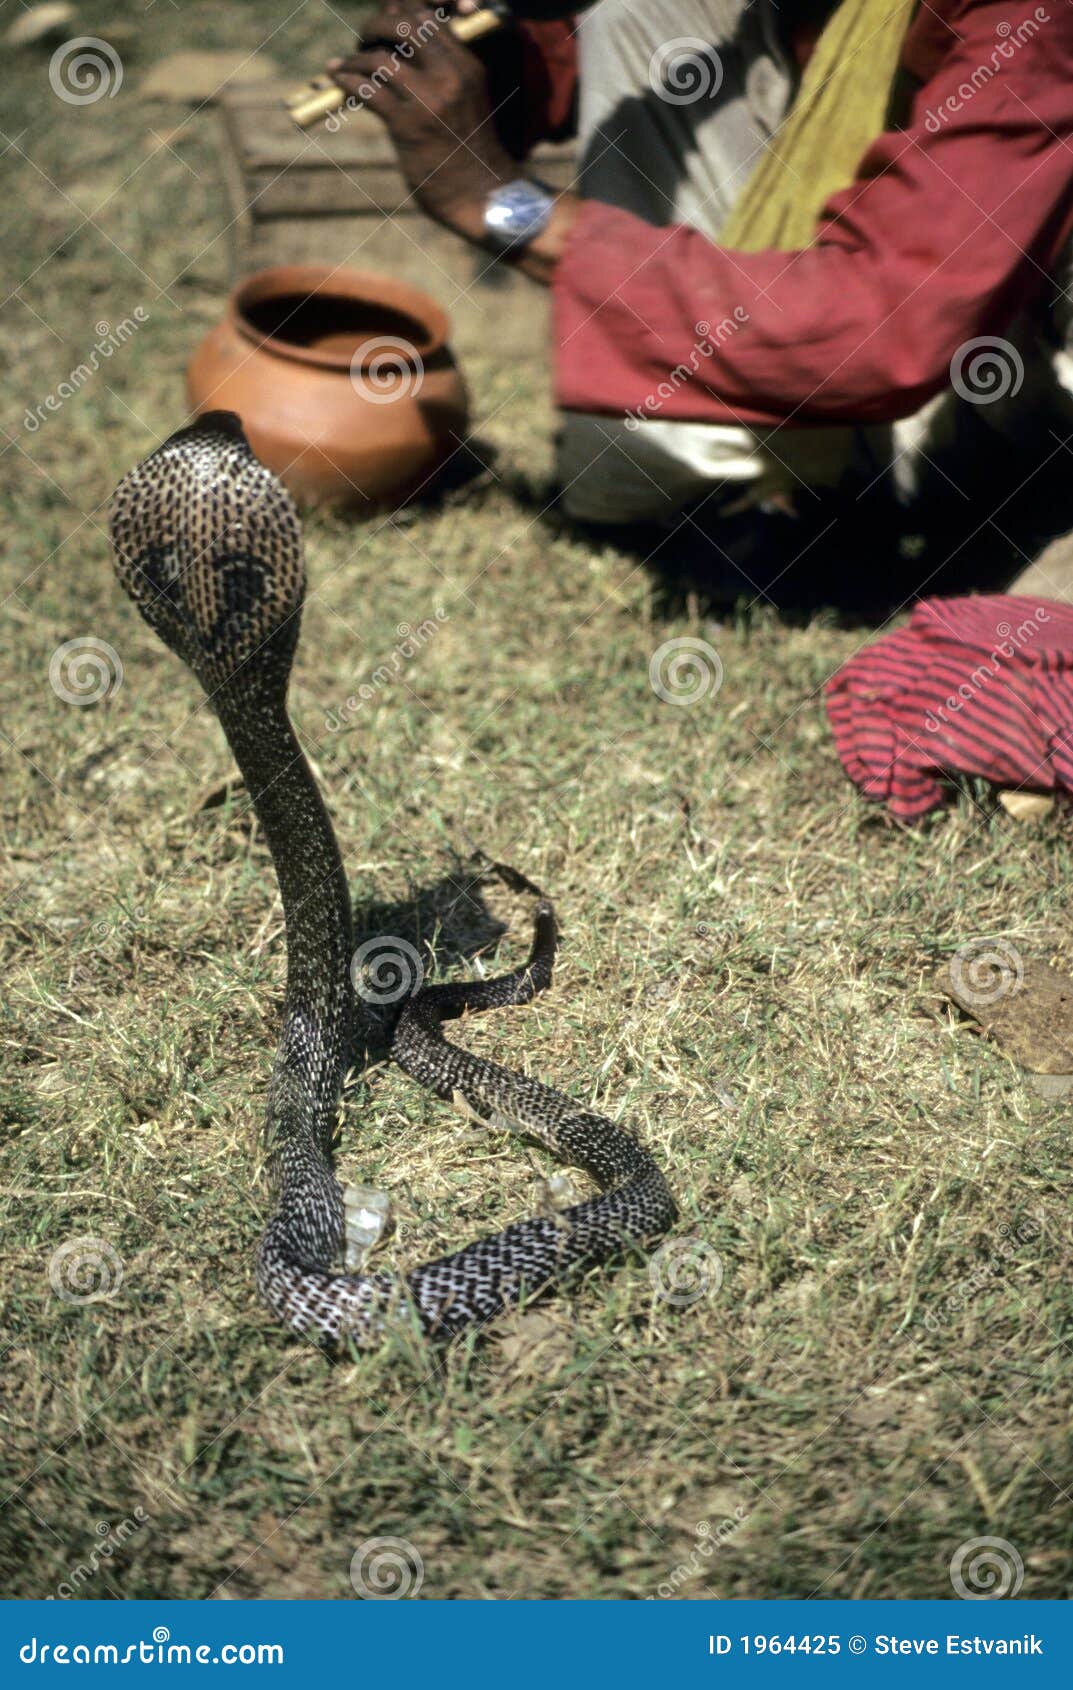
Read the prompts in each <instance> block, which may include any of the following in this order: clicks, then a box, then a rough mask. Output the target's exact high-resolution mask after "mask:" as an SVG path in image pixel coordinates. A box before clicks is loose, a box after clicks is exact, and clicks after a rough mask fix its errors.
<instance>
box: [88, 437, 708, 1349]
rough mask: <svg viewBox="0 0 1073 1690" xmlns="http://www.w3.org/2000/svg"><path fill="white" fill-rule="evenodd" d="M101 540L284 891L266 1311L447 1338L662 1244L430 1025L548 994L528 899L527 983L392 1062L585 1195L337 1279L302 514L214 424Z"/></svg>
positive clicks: (347, 1002)
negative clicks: (299, 734) (531, 936)
mask: <svg viewBox="0 0 1073 1690" xmlns="http://www.w3.org/2000/svg"><path fill="white" fill-rule="evenodd" d="M111 529H112V544H113V550H114V553H115V563H116V571H117V574H118V577H119V580H120V582H121V584H122V586H123V587H124V589H125V590H126V592H127V593H128V594H129V595H130V597H131V598H132V599H133V600H134V603H135V604H136V605H137V607H138V609H139V610H140V611H141V614H142V615H143V616H144V618H145V620H146V621H147V622H148V623H149V625H150V627H151V628H152V629H153V630H154V631H155V632H156V633H157V634H158V635H159V636H160V638H161V639H162V640H163V641H164V643H165V644H166V645H167V646H169V647H170V649H171V650H172V651H173V652H175V653H176V655H177V656H178V657H180V658H181V659H182V661H183V662H184V663H185V664H186V665H187V666H188V667H189V668H190V669H191V670H192V671H193V673H194V675H195V676H196V678H197V680H198V681H199V682H200V684H201V686H202V688H203V689H204V691H205V693H206V695H207V697H208V699H209V702H210V703H211V705H212V708H213V710H214V711H215V713H216V715H217V717H218V718H219V721H220V725H221V727H222V728H223V731H224V733H225V735H226V737H227V740H228V744H229V745H230V747H231V751H232V753H233V755H234V758H235V761H236V763H237V764H238V767H239V770H240V772H241V774H242V777H243V779H244V781H245V784H246V789H247V791H248V793H249V794H250V798H251V801H252V803H253V807H254V810H255V812H256V814H257V817H258V820H259V822H260V824H261V826H262V828H263V830H264V834H265V838H266V841H267V843H268V847H269V850H270V852H271V855H272V860H273V863H274V866H275V870H276V875H277V878H278V881H279V888H280V895H281V898H282V903H283V911H284V917H285V922H286V937H287V987H286V996H285V1001H284V1009H283V1023H282V1028H281V1032H280V1038H279V1045H278V1048H277V1051H276V1057H275V1063H274V1066H273V1071H272V1077H271V1081H270V1085H269V1094H268V1104H267V1117H266V1129H265V1130H266V1139H267V1147H268V1153H269V1165H270V1168H271V1172H272V1177H273V1181H274V1189H275V1194H276V1208H275V1213H274V1214H273V1216H272V1218H271V1220H270V1221H269V1223H268V1225H267V1227H266V1229H265V1231H264V1234H263V1236H262V1239H261V1244H260V1250H259V1254H258V1262H257V1282H258V1287H259V1289H260V1292H261V1295H262V1296H263V1298H264V1300H265V1302H266V1303H267V1304H268V1306H269V1308H270V1309H271V1310H272V1311H273V1312H274V1313H275V1315H276V1316H277V1317H278V1318H279V1319H280V1320H281V1321H282V1322H284V1324H285V1325H287V1326H288V1327H290V1329H291V1330H292V1331H294V1332H296V1333H300V1334H304V1335H306V1336H308V1337H310V1338H312V1339H314V1340H317V1341H319V1342H321V1343H323V1344H325V1345H327V1346H333V1345H339V1344H348V1345H354V1346H356V1347H359V1348H360V1347H369V1346H372V1345H376V1344H379V1343H380V1342H382V1341H383V1337H384V1333H385V1331H386V1330H387V1328H388V1327H389V1326H390V1325H391V1323H392V1322H394V1321H399V1320H401V1321H405V1322H409V1323H410V1324H411V1325H412V1324H413V1323H414V1322H415V1321H416V1323H417V1325H418V1326H419V1327H420V1329H421V1330H422V1331H424V1332H425V1333H427V1334H429V1335H434V1336H438V1335H443V1336H449V1335H453V1334H455V1333H458V1332H461V1331H463V1330H465V1329H466V1328H467V1327H470V1326H473V1325H474V1324H476V1323H481V1322H484V1321H487V1320H489V1319H491V1318H493V1317H494V1316H495V1315H497V1314H498V1313H500V1312H501V1311H502V1310H503V1309H505V1308H507V1307H509V1306H511V1305H512V1304H515V1303H517V1302H518V1301H520V1300H521V1299H522V1298H523V1297H524V1296H528V1295H531V1294H532V1293H534V1292H536V1291H538V1290H540V1289H541V1288H543V1287H545V1286H547V1285H549V1284H550V1283H552V1282H553V1281H556V1280H559V1279H561V1277H562V1276H563V1275H564V1274H565V1273H566V1272H567V1271H568V1270H571V1269H574V1268H578V1267H581V1266H592V1265H595V1264H598V1263H600V1262H603V1261H607V1260H609V1259H610V1258H612V1257H613V1256H615V1255H617V1254H619V1253H621V1252H622V1250H623V1249H624V1248H628V1247H631V1246H637V1245H639V1244H642V1243H644V1242H646V1241H648V1240H651V1239H654V1238H656V1237H658V1235H659V1234H661V1233H662V1232H664V1231H666V1229H667V1228H668V1227H669V1226H671V1225H672V1224H673V1222H674V1220H675V1219H676V1210H675V1206H674V1202H673V1200H672V1198H671V1195H670V1192H669V1191H668V1188H667V1185H666V1182H665V1181H664V1178H663V1175H662V1173H661V1172H660V1170H659V1168H658V1167H657V1166H656V1163H655V1162H654V1161H653V1159H652V1157H651V1156H650V1155H649V1154H648V1152H647V1151H646V1150H645V1149H644V1148H642V1146H641V1145H640V1144H639V1143H637V1141H636V1140H635V1139H634V1138H633V1137H632V1136H631V1135H630V1134H629V1133H628V1132H626V1131H624V1130H623V1129H622V1128H621V1127H618V1126H616V1125H614V1124H613V1123H612V1122H610V1121H608V1120H606V1119H605V1118H604V1117H603V1116H601V1115H597V1114H594V1113H592V1112H591V1111H590V1110H587V1109H582V1108H580V1107H579V1106H578V1105H577V1104H576V1103H574V1102H572V1101H571V1100H570V1098H568V1097H565V1096H563V1095H562V1094H561V1093H559V1092H557V1091H553V1090H552V1089H551V1088H550V1087H548V1086H545V1085H542V1084H540V1083H539V1082H538V1081H536V1080H532V1079H528V1078H526V1077H524V1076H521V1075H518V1074H514V1073H511V1072H510V1071H509V1070H507V1069H505V1068H501V1067H499V1066H498V1065H497V1064H495V1063H493V1062H490V1061H486V1060H484V1059H483V1058H479V1057H476V1056H473V1055H471V1054H469V1053H468V1052H466V1051H464V1050H462V1049H460V1048H459V1047H458V1046H456V1045H453V1044H450V1043H449V1042H448V1041H447V1040H446V1039H445V1038H444V1036H443V1032H442V1023H443V1022H445V1021H448V1020H452V1019H456V1018H457V1017H459V1016H462V1015H464V1014H466V1013H467V1012H475V1011H478V1010H484V1009H491V1008H496V1007H499V1006H504V1005H511V1004H521V1003H525V1002H527V1001H528V1000H529V999H530V998H532V997H533V996H534V994H535V993H537V992H539V991H543V990H544V989H545V988H546V987H547V986H548V985H549V984H550V981H551V972H552V963H553V960H554V955H555V949H556V943H557V938H556V925H555V917H554V914H553V912H552V908H551V905H550V904H549V903H547V901H546V900H544V901H542V902H541V903H540V904H539V905H538V908H537V912H536V932H535V940H534V945H533V950H532V954H531V956H530V958H529V961H528V962H527V963H526V965H525V966H524V967H522V968H519V969H516V970H514V971H513V972H512V973H510V974H507V975H504V976H503V977H501V978H499V979H496V980H489V981H481V982H476V983H470V984H466V983H462V984H447V985H433V986H426V987H424V988H423V989H421V990H420V991H418V992H417V993H416V994H415V995H414V996H413V997H411V998H410V999H409V1000H408V1001H407V1002H406V1004H405V1005H404V1006H403V1009H402V1012H401V1014H400V1016H399V1019H398V1022H397V1025H396V1028H395V1032H394V1037H393V1042H392V1047H391V1048H392V1055H393V1056H394V1058H395V1060H396V1061H397V1062H398V1063H399V1065H400V1066H401V1067H402V1068H403V1069H404V1070H405V1072H406V1073H408V1074H409V1075H411V1076H412V1077H413V1078H414V1079H415V1080H417V1081H418V1082H419V1083H420V1084H421V1085H422V1086H426V1087H428V1088H430V1089H431V1090H432V1091H433V1092H435V1093H436V1095H437V1096H439V1097H441V1098H445V1099H448V1100H451V1101H453V1102H455V1103H456V1104H464V1105H465V1106H466V1108H467V1109H468V1110H470V1111H472V1112H473V1113H474V1114H476V1115H477V1116H479V1117H480V1118H481V1119H482V1120H485V1121H487V1122H488V1123H489V1124H490V1125H493V1126H496V1127H502V1126H510V1127H511V1128H513V1129H515V1130H517V1131H520V1132H522V1133H524V1134H525V1135H526V1136H528V1137H530V1138H533V1139H536V1140H537V1141H538V1142H539V1143H541V1144H542V1145H544V1146H546V1148H547V1149H549V1150H550V1151H552V1152H553V1153H554V1154H555V1155H556V1156H557V1157H559V1158H560V1159H561V1160H564V1161H567V1162H569V1163H572V1164H574V1165H575V1166H579V1167H582V1168H584V1169H586V1170H587V1171H588V1173H589V1174H591V1175H592V1177H593V1178H594V1179H595V1181H596V1182H597V1184H598V1186H599V1187H600V1193H599V1195H598V1196H596V1197H593V1198H591V1199H589V1200H587V1201H586V1202H583V1203H578V1204H575V1205H574V1206H573V1207H572V1208H569V1209H565V1210H563V1211H562V1212H560V1213H558V1214H556V1215H554V1216H552V1217H550V1218H535V1219H530V1220H523V1221H520V1222H518V1223H517V1224H515V1225H513V1226H509V1227H507V1228H506V1229H505V1231H503V1232H500V1233H498V1234H496V1235H494V1236H491V1237H487V1238H481V1239H478V1240H477V1241H476V1242H474V1243H472V1244H469V1245H467V1246H466V1247H465V1248H464V1249H462V1250H459V1251H458V1252H457V1253H455V1254H453V1255H450V1256H445V1257H443V1258H441V1259H440V1260H438V1261H432V1262H427V1263H424V1264H422V1265H421V1266H419V1267H416V1268H414V1269H413V1270H412V1271H410V1272H409V1273H407V1274H406V1275H404V1276H395V1275H392V1274H388V1273H369V1274H361V1273H348V1272H344V1271H340V1264H341V1262H342V1260H343V1246H344V1231H345V1229H344V1202H343V1192H342V1188H341V1186H340V1185H339V1182H338V1180H337V1179H336V1177H335V1174H334V1172H333V1168H332V1155H331V1147H332V1140H333V1136H334V1129H335V1123H336V1117H337V1113H338V1108H339V1099H340V1095H341V1092H342V1087H343V1080H344V1077H345V1074H346V1070H347V1067H348V1063H349V1060H350V1056H351V1051H352V1039H353V1031H354V991H353V984H352V980H351V960H352V949H353V946H352V936H351V914H350V898H349V893H348V889H347V882H346V876H345V873H344V869H343V862H342V858H341V856H340V854H339V847H338V845H337V843H336V839H335V834H334V832H333V829H332V825H331V822H330V820H329V817H328V813H327V811H326V809H325V807H324V803H323V801H322V799H321V796H320V793H319V791H318V789H317V785H316V782H315V780H314V778H313V775H312V772H311V770H310V768H309V765H308V763H307V762H306V760H305V757H304V755H303V753H302V750H301V748H300V746H299V744H298V741H297V739H296V737H295V733H294V729H293V727H292V726H291V722H290V719H289V716H288V713H287V701H286V700H287V683H288V678H289V674H290V669H291V663H292V660H293V657H294V652H295V647H296V645H297V641H298V627H299V620H300V616H301V609H302V601H303V595H304V565H303V555H302V531H301V525H300V522H299V519H298V513H297V511H296V509H295V506H294V504H293V501H292V500H291V498H290V495H289V494H288V493H287V492H286V490H285V489H284V488H283V487H282V486H281V484H280V483H279V482H278V481H277V480H276V479H275V477H274V476H273V475H272V474H271V473H270V472H269V471H268V470H267V469H266V468H265V467H264V465H262V464H261V463H259V462H258V460H257V459H256V458H255V457H254V455H253V453H252V452H251V450H250V448H249V445H248V444H247V441H246V439H245V436H244V434H243V432H242V428H241V424H240V422H239V419H238V418H237V417H235V416H234V415H233V414H232V413H230V412H225V411H216V412H211V413H209V414H207V415H206V416H204V417H202V418H201V419H200V420H199V421H198V422H196V423H194V424H193V425H192V426H191V427H189V428H185V429H182V430H180V431H179V432H178V433H177V434H174V435H172V436H171V438H170V439H169V440H166V441H165V442H164V444H163V445H162V446H160V447H159V448H158V449H157V450H156V451H155V452H153V453H152V454H151V455H150V456H149V457H148V458H146V459H145V461H144V462H143V463H141V464H139V465H138V466H137V467H136V468H135V469H133V470H132V471H131V472H130V473H129V474H128V475H127V476H126V477H125V478H124V479H123V481H122V482H121V483H120V485H119V487H118V488H117V490H116V493H115V496H114V500H113V504H112V516H111Z"/></svg>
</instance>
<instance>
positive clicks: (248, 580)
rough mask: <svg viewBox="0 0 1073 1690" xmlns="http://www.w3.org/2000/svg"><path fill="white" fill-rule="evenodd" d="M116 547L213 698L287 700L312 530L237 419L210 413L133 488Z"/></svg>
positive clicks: (116, 531) (155, 619)
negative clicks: (224, 693)
mask: <svg viewBox="0 0 1073 1690" xmlns="http://www.w3.org/2000/svg"><path fill="white" fill-rule="evenodd" d="M111 535H112V549H113V552H114V554H115V567H116V574H117V575H118V577H119V581H120V584H121V586H122V587H123V588H124V590H125V591H126V592H127V593H128V594H129V596H130V597H131V598H132V599H133V600H134V603H135V604H136V605H137V607H138V609H139V610H140V611H141V613H142V615H143V616H144V617H145V620H146V621H147V622H148V623H149V626H150V627H151V628H152V629H153V630H154V632H155V633H157V634H159V636H160V638H161V639H162V640H163V641H164V643H165V645H168V646H170V647H171V649H172V651H174V652H175V653H176V654H177V655H178V656H179V657H181V658H182V660H183V662H184V663H187V664H189V666H190V668H191V669H192V670H193V671H194V673H195V674H196V675H197V677H198V679H199V680H200V681H201V684H202V686H204V688H205V690H206V691H207V692H209V693H210V694H212V693H215V692H217V690H218V689H220V688H221V687H226V686H228V685H229V684H230V683H234V684H235V685H238V686H241V687H250V686H258V685H264V684H265V683H267V684H269V685H270V686H272V687H280V688H286V684H287V675H288V673H289V671H290V666H291V660H292V658H293V656H294V648H295V645H296V643H297V639H298V623H299V618H300V615H301V609H302V597H303V593H304V588H305V572H304V568H303V563H302V529H301V524H300V522H299V519H298V512H297V510H296V509H295V506H294V501H293V500H292V498H291V496H290V494H289V493H288V492H287V490H286V489H285V488H284V487H283V486H282V484H281V483H280V482H279V481H277V480H276V477H275V476H274V475H273V474H272V472H271V470H268V469H266V468H265V466H264V464H262V463H261V462H260V461H259V460H258V459H257V458H255V457H254V455H253V453H252V451H251V450H250V446H249V442H248V441H247V439H246V436H245V435H244V433H243V432H242V424H241V422H240V421H239V419H238V417H237V416H236V415H235V414H234V412H233V411H209V412H207V413H206V414H205V415H204V416H202V417H199V418H198V420H197V421H196V422H195V423H192V424H191V425H190V427H189V428H182V429H180V430H179V431H178V433H177V434H173V435H171V436H170V438H169V439H167V440H165V442H164V444H163V445H162V446H158V447H157V449H156V451H155V452H152V453H150V455H149V457H147V458H145V459H144V460H143V462H142V463H140V464H138V465H137V467H136V468H134V469H132V470H131V471H130V473H129V474H128V475H125V476H124V477H123V480H122V481H121V482H120V483H119V486H118V487H117V488H116V491H115V494H114V496H113V499H112V510H111Z"/></svg>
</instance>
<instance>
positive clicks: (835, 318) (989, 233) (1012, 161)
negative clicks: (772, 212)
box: [554, 0, 1073, 424]
mask: <svg viewBox="0 0 1073 1690" xmlns="http://www.w3.org/2000/svg"><path fill="white" fill-rule="evenodd" d="M951 21H952V23H953V24H954V26H955V27H956V32H957V33H956V35H955V34H954V33H953V32H952V33H951V36H950V40H951V45H950V47H949V49H948V51H947V52H946V53H945V54H944V55H943V57H942V59H941V62H940V64H939V67H938V69H937V71H936V72H935V73H934V74H933V75H932V77H931V79H930V80H929V81H928V82H927V84H926V85H925V86H924V87H923V89H922V90H921V91H920V93H919V94H918V96H917V98H916V100H915V101H914V103H913V108H912V112H911V114H910V121H909V126H908V128H907V129H906V130H902V131H895V132H889V133H887V134H884V135H882V136H880V137H879V138H878V140H877V141H876V142H875V143H874V144H873V145H872V146H871V147H870V148H869V150H868V152H867V153H866V155H865V157H864V159H863V160H862V162H861V166H860V169H859V172H858V176H857V180H856V182H854V183H853V185H852V186H851V187H849V188H847V189H845V190H844V191H843V192H841V193H839V194H836V195H835V196H834V197H833V198H832V199H831V201H830V202H829V204H828V205H827V206H826V207H825V208H824V213H823V216H822V218H821V223H820V232H819V235H818V238H817V240H816V242H815V244H814V245H813V246H811V247H808V248H806V249H805V250H803V251H799V252H792V253H787V252H774V251H768V252H760V253H742V252H733V251H728V250H726V249H724V248H720V247H718V246H716V245H715V244H713V243H712V242H711V241H709V240H708V239H706V238H705V237H704V236H703V235H701V234H698V233H697V232H696V231H695V230H691V229H686V228H682V227H674V228H669V229H667V228H664V229H659V228H654V227H652V226H651V225H650V224H647V223H644V222H642V221H641V220H640V219H639V218H636V217H633V216H631V215H630V214H628V213H626V212H623V211H619V210H616V209H614V208H612V207H609V206H605V205H601V204H598V203H597V202H595V201H590V202H587V203H585V204H584V205H583V206H582V208H581V212H580V215H579V216H578V219H577V221H576V223H575V225H574V228H573V231H572V233H571V235H570V238H569V241H568V244H567V250H566V253H565V255H564V258H563V260H562V262H561V263H560V265H559V268H558V272H557V275H556V279H555V301H554V303H555V331H556V365H557V369H556V386H557V394H558V398H559V402H560V403H561V404H562V405H563V406H565V407H567V408H568V409H575V410H586V411H602V412H605V413H608V414H612V415H617V414H621V413H623V412H627V411H635V412H637V411H640V413H641V414H643V415H651V414H658V415H660V416H663V417H668V418H678V419H689V420H693V421H707V422H751V423H760V424H764V423H775V422H779V421H782V420H790V419H792V420H793V421H794V422H796V423H810V422H811V423H820V422H850V421H860V422H882V421H889V420H892V419H893V418H896V417H899V416H905V415H908V414H910V413H911V412H912V411H914V410H915V409H916V408H917V407H918V406H919V405H921V404H922V403H923V402H924V401H925V400H926V399H928V398H930V397H931V395H932V394H934V393H936V392H938V391H939V390H940V389H941V388H943V387H944V386H946V385H947V384H948V382H949V379H950V362H951V359H952V357H953V355H954V353H955V352H956V351H957V349H958V347H959V346H960V345H961V344H962V343H963V342H964V341H966V340H968V339H970V338H972V337H974V336H976V335H981V334H988V333H999V332H1001V330H1002V329H1003V328H1004V327H1005V326H1006V325H1007V324H1008V323H1009V321H1010V319H1011V318H1012V316H1013V315H1014V313H1015V311H1016V310H1017V309H1018V308H1019V307H1020V306H1022V305H1023V304H1024V303H1026V301H1027V300H1028V298H1029V297H1030V295H1031V294H1032V293H1034V292H1035V291H1036V290H1037V288H1039V287H1040V286H1041V285H1043V284H1044V282H1045V280H1046V275H1047V271H1048V268H1049V267H1050V266H1051V265H1052V264H1053V263H1054V260H1055V258H1056V256H1057V253H1058V250H1059V247H1060V245H1061V242H1062V240H1063V239H1064V238H1065V236H1066V235H1067V233H1068V232H1069V229H1070V226H1071V224H1073V145H1071V143H1073V0H1045V3H1044V4H1031V5H1026V4H1023V3H1022V4H1011V3H1010V0H999V3H997V4H996V3H993V0H962V4H961V5H959V6H957V7H956V8H954V11H953V16H952V19H951ZM698 324H699V325H700V328H699V329H698V327H697V325H698ZM698 346H699V347H700V350H699V351H698ZM705 349H707V350H705ZM672 373H673V378H674V379H669V378H671V377H672ZM661 383H662V384H663V387H662V390H661V391H660V392H659V395H658V399H659V403H658V405H657V406H656V410H655V412H654V411H653V409H652V397H651V396H653V395H655V394H657V390H658V389H660V384H661ZM646 400H647V402H648V403H647V404H646Z"/></svg>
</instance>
